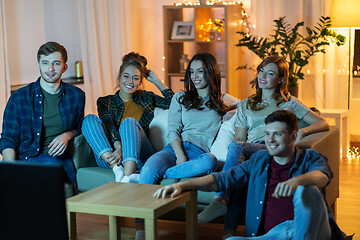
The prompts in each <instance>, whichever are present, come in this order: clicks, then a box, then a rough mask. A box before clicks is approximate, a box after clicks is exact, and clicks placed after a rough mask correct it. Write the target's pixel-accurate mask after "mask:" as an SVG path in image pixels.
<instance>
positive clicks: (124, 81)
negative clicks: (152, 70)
mask: <svg viewBox="0 0 360 240" xmlns="http://www.w3.org/2000/svg"><path fill="white" fill-rule="evenodd" d="M119 82H120V91H121V92H122V93H124V94H133V93H134V92H135V91H136V90H137V89H138V88H139V86H140V84H141V73H140V71H139V69H137V68H136V67H135V66H133V65H129V66H127V67H126V68H125V69H124V71H123V72H122V74H121V76H120V79H119Z"/></svg>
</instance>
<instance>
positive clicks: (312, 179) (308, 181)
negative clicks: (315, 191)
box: [273, 170, 329, 198]
mask: <svg viewBox="0 0 360 240" xmlns="http://www.w3.org/2000/svg"><path fill="white" fill-rule="evenodd" d="M328 182H329V178H328V176H326V174H324V173H323V172H321V171H319V170H315V171H311V172H307V173H305V174H301V175H299V176H296V177H293V178H290V179H289V180H287V181H285V182H281V183H278V185H277V186H276V188H275V191H274V193H273V196H274V197H275V198H280V197H290V196H292V195H293V194H294V192H295V190H296V189H297V187H298V186H299V185H302V186H308V185H315V186H317V187H318V188H323V187H325V186H326V184H327V183H328Z"/></svg>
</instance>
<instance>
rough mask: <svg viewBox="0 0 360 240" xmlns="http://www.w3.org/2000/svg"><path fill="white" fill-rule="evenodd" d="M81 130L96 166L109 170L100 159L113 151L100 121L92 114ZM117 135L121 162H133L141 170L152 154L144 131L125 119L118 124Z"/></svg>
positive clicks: (85, 119) (133, 122) (129, 119)
mask: <svg viewBox="0 0 360 240" xmlns="http://www.w3.org/2000/svg"><path fill="white" fill-rule="evenodd" d="M81 128H82V133H83V134H84V137H85V139H86V141H87V142H88V143H89V145H90V146H91V148H92V150H93V151H94V155H95V160H96V163H97V165H98V166H99V167H102V168H110V166H109V165H108V164H107V163H106V162H105V161H104V160H102V159H101V158H100V156H101V155H103V154H104V153H105V152H108V151H111V152H113V151H114V149H113V147H112V145H111V144H110V142H109V139H108V136H107V134H106V130H105V127H104V125H103V124H102V121H101V119H100V118H99V117H97V116H95V115H93V114H89V115H87V116H86V117H85V118H84V121H83V124H82V127H81ZM119 133H120V138H121V145H122V154H123V161H122V162H123V163H124V162H127V161H134V162H136V164H137V167H138V169H141V168H142V166H143V165H144V162H145V161H146V159H148V158H149V157H150V156H151V155H152V154H153V153H154V150H153V147H152V145H151V143H150V141H149V139H148V138H147V136H146V134H145V133H144V130H143V129H142V127H141V126H140V124H139V123H138V122H137V121H136V120H135V119H133V118H126V119H124V120H123V121H122V122H121V124H120V127H119Z"/></svg>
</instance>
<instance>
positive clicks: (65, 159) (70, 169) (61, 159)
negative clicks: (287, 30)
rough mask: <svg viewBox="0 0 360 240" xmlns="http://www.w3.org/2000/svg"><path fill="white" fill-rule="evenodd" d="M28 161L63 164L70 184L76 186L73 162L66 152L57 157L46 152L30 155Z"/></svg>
mask: <svg viewBox="0 0 360 240" xmlns="http://www.w3.org/2000/svg"><path fill="white" fill-rule="evenodd" d="M28 162H34V163H41V164H48V165H60V166H63V167H64V170H65V172H66V175H67V176H68V177H69V180H70V182H71V184H72V185H73V186H74V187H76V186H77V182H76V176H75V167H74V163H73V160H72V158H71V157H70V156H69V155H68V154H67V152H65V153H63V154H62V155H61V156H57V157H54V156H51V155H50V154H48V153H41V154H40V155H39V156H36V157H30V158H29V159H28Z"/></svg>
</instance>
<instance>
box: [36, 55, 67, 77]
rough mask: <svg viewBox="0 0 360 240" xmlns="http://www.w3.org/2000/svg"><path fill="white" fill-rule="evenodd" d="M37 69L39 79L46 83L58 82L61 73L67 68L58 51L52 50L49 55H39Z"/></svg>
mask: <svg viewBox="0 0 360 240" xmlns="http://www.w3.org/2000/svg"><path fill="white" fill-rule="evenodd" d="M38 66H39V70H40V75H41V81H44V82H46V83H59V82H60V79H61V75H62V74H63V73H64V72H65V71H66V70H67V65H66V64H65V63H64V61H63V59H62V56H61V53H60V52H53V53H50V54H49V55H47V56H45V55H40V59H39V63H38Z"/></svg>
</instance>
